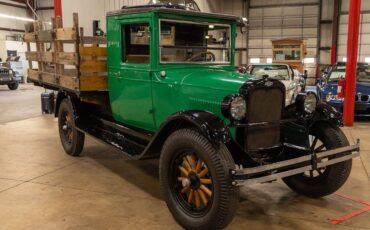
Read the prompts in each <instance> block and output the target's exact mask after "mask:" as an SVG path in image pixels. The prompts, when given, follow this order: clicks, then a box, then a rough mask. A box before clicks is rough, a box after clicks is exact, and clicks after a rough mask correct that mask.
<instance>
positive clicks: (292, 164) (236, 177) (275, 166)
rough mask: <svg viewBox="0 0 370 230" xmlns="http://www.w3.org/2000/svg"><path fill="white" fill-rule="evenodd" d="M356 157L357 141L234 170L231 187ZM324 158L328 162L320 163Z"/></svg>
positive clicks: (295, 173)
mask: <svg viewBox="0 0 370 230" xmlns="http://www.w3.org/2000/svg"><path fill="white" fill-rule="evenodd" d="M343 153H344V154H343ZM337 154H339V156H337ZM358 156H360V141H359V140H358V141H357V144H355V145H351V146H346V147H341V148H337V149H331V150H327V151H324V152H320V153H317V154H315V153H313V154H310V155H307V156H302V157H297V158H294V159H291V160H286V161H280V162H276V163H272V164H267V165H263V166H258V167H253V168H245V169H234V170H231V171H230V173H231V175H232V184H233V185H235V186H242V185H251V184H257V183H265V182H270V181H274V180H277V179H281V178H284V177H289V176H293V175H297V174H301V173H304V172H306V171H311V170H317V169H320V168H324V167H326V166H329V165H333V164H337V163H340V162H344V161H348V160H351V159H352V158H355V157H358ZM326 158H327V159H329V160H327V161H322V160H323V159H326Z"/></svg>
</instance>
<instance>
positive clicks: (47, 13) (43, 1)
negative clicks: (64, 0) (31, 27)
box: [36, 0, 54, 22]
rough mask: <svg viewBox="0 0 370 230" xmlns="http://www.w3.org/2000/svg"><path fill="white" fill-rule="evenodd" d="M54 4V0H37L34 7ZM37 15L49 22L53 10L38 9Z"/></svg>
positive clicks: (52, 15)
mask: <svg viewBox="0 0 370 230" xmlns="http://www.w3.org/2000/svg"><path fill="white" fill-rule="evenodd" d="M50 6H54V0H37V1H36V8H39V7H50ZM37 15H38V16H39V19H40V20H43V21H47V22H49V21H50V19H51V18H52V17H54V10H38V11H37Z"/></svg>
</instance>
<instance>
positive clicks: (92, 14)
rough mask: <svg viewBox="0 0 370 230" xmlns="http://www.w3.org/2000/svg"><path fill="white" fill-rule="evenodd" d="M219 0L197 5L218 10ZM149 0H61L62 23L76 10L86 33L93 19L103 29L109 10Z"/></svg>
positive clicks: (202, 0)
mask: <svg viewBox="0 0 370 230" xmlns="http://www.w3.org/2000/svg"><path fill="white" fill-rule="evenodd" d="M220 1H221V0H197V1H196V2H197V3H198V4H199V7H200V8H201V10H202V11H204V12H220V10H221V7H220V4H217V3H218V2H220ZM148 2H149V0H78V1H76V0H63V4H62V5H63V8H62V10H63V23H64V25H66V26H68V25H69V26H71V25H72V22H73V18H72V13H73V12H78V13H79V19H80V26H81V27H84V31H85V34H86V35H89V36H91V35H92V33H93V28H92V23H93V20H100V23H101V28H102V29H103V31H106V30H105V27H106V26H105V15H106V13H107V12H109V11H114V10H119V9H120V8H122V6H126V5H128V6H132V5H142V4H147V3H148Z"/></svg>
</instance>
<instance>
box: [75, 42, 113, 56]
mask: <svg viewBox="0 0 370 230" xmlns="http://www.w3.org/2000/svg"><path fill="white" fill-rule="evenodd" d="M80 55H81V56H94V57H98V56H103V57H106V56H107V48H105V47H98V46H96V45H94V46H92V47H80Z"/></svg>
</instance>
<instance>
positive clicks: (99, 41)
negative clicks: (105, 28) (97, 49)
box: [81, 36, 107, 45]
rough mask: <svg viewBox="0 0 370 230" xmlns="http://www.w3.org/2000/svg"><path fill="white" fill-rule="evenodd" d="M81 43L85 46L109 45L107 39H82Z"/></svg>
mask: <svg viewBox="0 0 370 230" xmlns="http://www.w3.org/2000/svg"><path fill="white" fill-rule="evenodd" d="M81 43H83V44H84V45H85V44H107V39H106V38H105V37H88V36H87V37H86V36H85V37H82V38H81Z"/></svg>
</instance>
